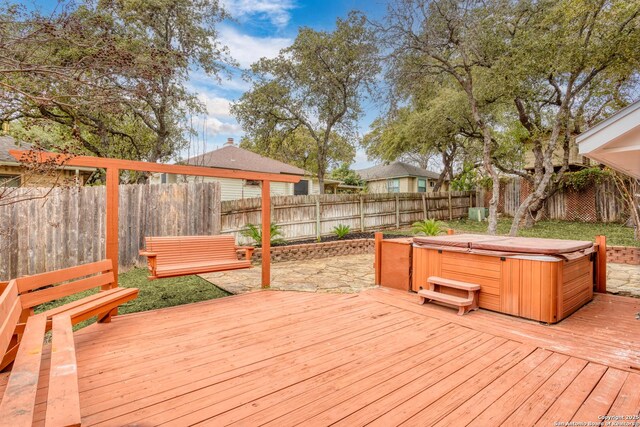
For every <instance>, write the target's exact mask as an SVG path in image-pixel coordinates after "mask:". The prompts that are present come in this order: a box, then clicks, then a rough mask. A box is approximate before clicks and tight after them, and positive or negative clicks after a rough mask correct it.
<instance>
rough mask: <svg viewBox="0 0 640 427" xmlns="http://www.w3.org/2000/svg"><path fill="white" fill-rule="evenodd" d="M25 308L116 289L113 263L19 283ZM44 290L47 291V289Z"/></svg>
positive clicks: (55, 272) (66, 271)
mask: <svg viewBox="0 0 640 427" xmlns="http://www.w3.org/2000/svg"><path fill="white" fill-rule="evenodd" d="M15 282H16V284H17V288H18V294H19V295H20V299H21V302H22V308H23V309H27V308H31V307H35V306H36V305H39V304H42V303H45V302H49V301H53V300H56V299H59V298H63V297H66V296H69V295H73V294H76V293H78V292H82V291H86V290H89V289H93V288H96V287H98V286H100V287H101V288H103V289H109V288H112V287H113V286H114V282H115V280H114V276H113V264H112V262H111V260H110V259H105V260H102V261H97V262H92V263H90V264H83V265H79V266H77V267H71V268H65V269H63V270H56V271H51V272H48V273H41V274H34V275H33V276H25V277H21V278H18V279H15ZM43 288H44V289H43Z"/></svg>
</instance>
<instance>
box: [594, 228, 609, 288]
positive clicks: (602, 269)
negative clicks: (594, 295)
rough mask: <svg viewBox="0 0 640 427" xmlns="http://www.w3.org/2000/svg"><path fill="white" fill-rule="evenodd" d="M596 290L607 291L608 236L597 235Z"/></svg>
mask: <svg viewBox="0 0 640 427" xmlns="http://www.w3.org/2000/svg"><path fill="white" fill-rule="evenodd" d="M596 243H597V244H598V251H597V257H596V292H602V293H603V294H605V293H607V236H596Z"/></svg>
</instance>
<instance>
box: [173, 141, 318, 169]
mask: <svg viewBox="0 0 640 427" xmlns="http://www.w3.org/2000/svg"><path fill="white" fill-rule="evenodd" d="M181 163H184V164H189V165H193V166H206V167H210V168H222V169H241V170H246V171H252V172H265V173H281V174H290V175H301V176H304V175H308V173H306V172H305V171H304V169H300V168H299V167H296V166H292V165H289V164H287V163H283V162H280V161H278V160H274V159H271V158H269V157H264V156H261V155H260V154H256V153H254V152H252V151H249V150H245V149H243V148H240V147H236V146H235V145H233V139H232V138H229V141H228V142H227V143H226V144H225V145H224V146H223V147H222V148H219V149H217V150H213V151H209V152H208V153H204V154H200V155H198V156H194V157H191V158H189V159H187V160H184V161H183V162H181Z"/></svg>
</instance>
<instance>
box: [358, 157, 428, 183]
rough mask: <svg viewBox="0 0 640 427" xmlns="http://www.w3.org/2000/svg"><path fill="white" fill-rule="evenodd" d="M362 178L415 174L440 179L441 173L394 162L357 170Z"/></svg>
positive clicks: (370, 178) (384, 177) (371, 179)
mask: <svg viewBox="0 0 640 427" xmlns="http://www.w3.org/2000/svg"><path fill="white" fill-rule="evenodd" d="M356 172H357V173H358V175H360V178H362V179H363V180H365V181H375V180H377V179H388V178H403V177H406V176H415V177H419V178H430V179H438V178H439V177H440V174H439V173H437V172H432V171H430V170H427V169H422V168H419V167H417V166H413V165H410V164H408V163H404V162H393V163H390V164H388V165H377V166H373V167H370V168H366V169H360V170H357V171H356Z"/></svg>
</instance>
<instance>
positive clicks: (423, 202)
mask: <svg viewBox="0 0 640 427" xmlns="http://www.w3.org/2000/svg"><path fill="white" fill-rule="evenodd" d="M422 212H423V213H424V219H429V218H428V217H427V196H426V194H425V193H422Z"/></svg>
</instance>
